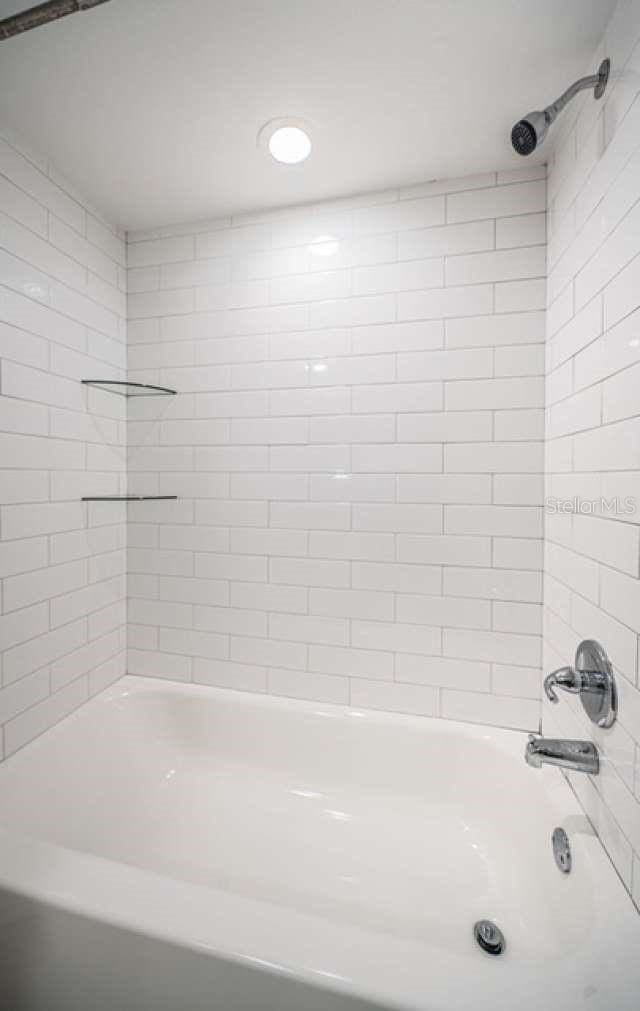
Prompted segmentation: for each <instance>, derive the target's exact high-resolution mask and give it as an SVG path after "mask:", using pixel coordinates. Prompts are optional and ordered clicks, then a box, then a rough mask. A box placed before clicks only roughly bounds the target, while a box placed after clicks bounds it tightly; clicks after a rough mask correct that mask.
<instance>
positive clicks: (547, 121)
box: [511, 59, 611, 155]
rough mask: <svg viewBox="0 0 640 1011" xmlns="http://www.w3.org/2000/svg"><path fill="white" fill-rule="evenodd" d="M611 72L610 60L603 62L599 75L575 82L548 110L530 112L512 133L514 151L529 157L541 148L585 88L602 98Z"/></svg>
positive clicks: (516, 125)
mask: <svg viewBox="0 0 640 1011" xmlns="http://www.w3.org/2000/svg"><path fill="white" fill-rule="evenodd" d="M610 70H611V61H610V60H608V59H607V60H603V61H602V63H601V64H600V66H599V67H598V73H597V74H591V75H590V77H581V78H580V80H579V81H575V82H574V83H573V84H572V85H571V87H569V88H567V90H566V91H563V92H562V94H561V95H560V98H556V100H555V102H552V103H551V105H548V106H547V107H546V109H542V111H540V110H536V111H535V112H529V113H527V115H526V116H523V118H522V119H520V120H518V122H517V123H516V124H515V126H514V128H513V130H512V131H511V143H512V144H513V150H514V151H516V152H517V153H518V154H521V155H528V154H532V152H533V151H535V149H536V148H537V147H540V145H541V144H542V142H543V140H544V138H545V137H546V135H547V130H548V129H549V127H550V126H551V124H552V123H553V121H554V119H555V118H556V116H557V115H558V113H559V112H562V110H563V109H564V107H565V105H567V103H568V102H570V101H571V99H572V98H573V97H574V95H577V94H578V92H579V91H584V90H585V88H593V97H594V98H602V96H603V95H604V92H605V88H606V87H607V81H608V80H609V72H610Z"/></svg>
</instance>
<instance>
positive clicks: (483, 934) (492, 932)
mask: <svg viewBox="0 0 640 1011" xmlns="http://www.w3.org/2000/svg"><path fill="white" fill-rule="evenodd" d="M473 936H474V937H475V939H476V942H477V943H478V944H479V945H480V947H481V948H482V950H483V951H486V952H487V954H488V955H501V954H502V952H503V951H504V949H505V947H506V941H505V939H504V934H503V933H502V931H501V930H500V927H497V926H496V925H495V923H493V922H492V921H491V920H478V922H477V923H476V924H475V925H474V928H473Z"/></svg>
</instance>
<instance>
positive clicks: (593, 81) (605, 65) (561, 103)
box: [544, 60, 609, 126]
mask: <svg viewBox="0 0 640 1011" xmlns="http://www.w3.org/2000/svg"><path fill="white" fill-rule="evenodd" d="M608 77H609V60H603V62H602V63H601V64H600V67H599V69H598V73H597V74H589V76H588V77H581V78H580V79H579V80H577V81H574V82H573V84H571V85H570V86H569V87H568V88H567V90H566V91H563V92H562V94H561V95H560V98H556V100H555V102H552V103H551V105H548V106H547V107H546V109H545V110H544V118H545V120H546V122H547V124H548V125H549V126H550V125H551V123H553V121H554V119H555V118H556V116H557V115H558V113H560V112H562V110H563V109H564V107H565V105H568V104H569V102H570V101H571V99H572V98H574V97H575V96H576V95H577V94H578V92H580V91H586V89H587V88H593V95H594V98H601V97H602V95H603V94H604V89H605V87H606V84H607V79H608Z"/></svg>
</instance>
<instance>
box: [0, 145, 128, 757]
mask: <svg viewBox="0 0 640 1011" xmlns="http://www.w3.org/2000/svg"><path fill="white" fill-rule="evenodd" d="M125 288H126V274H125V242H124V235H122V234H118V233H117V232H116V231H114V230H113V229H112V228H111V227H110V226H109V225H108V224H107V223H106V222H105V221H104V220H103V219H102V218H101V217H100V216H99V215H98V214H97V212H96V211H95V210H94V209H93V208H92V207H90V206H89V205H88V204H87V202H86V201H84V200H83V199H82V198H81V197H79V196H78V195H77V194H76V193H74V192H73V190H72V189H71V188H70V187H68V186H67V185H66V184H64V183H63V182H62V181H61V180H60V179H59V177H58V176H57V175H56V174H55V173H54V171H53V170H51V171H50V170H49V168H48V166H47V165H46V163H43V162H42V161H41V160H40V159H38V160H37V162H36V161H34V160H33V156H31V155H30V154H29V153H28V152H25V151H23V150H22V149H20V148H19V147H18V146H16V142H15V140H13V139H12V140H9V139H6V138H4V137H1V136H0V455H1V462H0V534H1V536H0V580H1V585H2V607H1V612H0V663H1V665H2V666H1V675H0V758H2V757H6V756H8V755H10V754H11V753H12V752H14V751H15V750H16V749H17V748H19V747H21V746H22V745H23V744H26V743H27V742H28V741H30V740H31V739H32V738H34V737H35V736H37V735H38V734H40V733H41V732H42V731H43V730H46V729H47V728H48V727H49V726H51V725H52V724H53V723H55V722H57V721H58V720H60V719H61V718H62V717H64V716H66V715H67V714H68V713H70V712H71V711H72V710H73V709H75V708H76V707H77V706H79V705H80V704H81V703H82V702H84V701H85V700H86V699H87V698H89V697H90V696H91V695H93V694H95V693H96V692H98V691H100V690H101V689H102V688H104V687H105V686H107V685H108V684H110V683H111V682H112V681H114V680H115V679H116V678H118V677H120V676H121V675H122V674H123V673H124V671H125V669H126V663H125V660H126V652H125V645H126V643H125V633H126V536H125V533H126V524H125V521H126V514H125V508H126V507H125V506H123V505H122V504H118V503H116V504H115V505H113V504H98V503H96V504H83V503H81V501H80V499H81V497H82V496H83V495H111V494H119V493H122V492H123V491H124V490H125V487H126V486H125V480H126V479H125V467H126V451H125V437H126V408H125V402H124V399H122V398H120V397H117V396H113V395H111V394H108V393H104V392H101V391H99V390H89V389H87V388H85V387H84V386H82V384H81V379H85V378H109V379H118V378H123V377H124V375H125V370H126V294H125Z"/></svg>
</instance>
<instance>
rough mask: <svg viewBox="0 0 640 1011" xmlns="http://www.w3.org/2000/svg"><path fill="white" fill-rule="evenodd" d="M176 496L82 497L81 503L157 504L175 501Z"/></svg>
mask: <svg viewBox="0 0 640 1011" xmlns="http://www.w3.org/2000/svg"><path fill="white" fill-rule="evenodd" d="M177 497H178V496H177V495H83V496H82V498H81V500H80V501H81V502H157V501H158V500H161V501H165V500H167V499H177Z"/></svg>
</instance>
